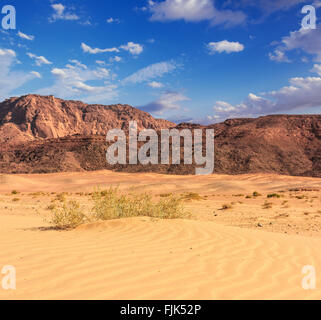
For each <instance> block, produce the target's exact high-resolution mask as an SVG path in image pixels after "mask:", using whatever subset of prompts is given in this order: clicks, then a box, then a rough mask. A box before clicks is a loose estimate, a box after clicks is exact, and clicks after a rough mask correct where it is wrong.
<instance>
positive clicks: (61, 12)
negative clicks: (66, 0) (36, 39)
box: [49, 3, 80, 22]
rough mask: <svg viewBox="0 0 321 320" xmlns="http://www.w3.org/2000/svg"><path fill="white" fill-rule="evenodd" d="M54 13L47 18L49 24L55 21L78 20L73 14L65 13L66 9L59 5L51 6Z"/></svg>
mask: <svg viewBox="0 0 321 320" xmlns="http://www.w3.org/2000/svg"><path fill="white" fill-rule="evenodd" d="M51 7H52V9H53V10H54V13H53V14H52V16H51V17H50V18H49V21H50V22H54V21H56V20H79V19H80V18H79V16H78V15H76V14H75V13H70V12H66V7H65V6H64V5H62V4H61V3H55V4H52V5H51Z"/></svg>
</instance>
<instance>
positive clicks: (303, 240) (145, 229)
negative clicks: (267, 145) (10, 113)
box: [0, 171, 321, 299]
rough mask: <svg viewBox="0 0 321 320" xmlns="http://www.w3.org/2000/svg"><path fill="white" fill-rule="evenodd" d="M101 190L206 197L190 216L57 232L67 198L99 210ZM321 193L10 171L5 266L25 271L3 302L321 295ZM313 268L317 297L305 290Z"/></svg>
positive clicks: (306, 187)
mask: <svg viewBox="0 0 321 320" xmlns="http://www.w3.org/2000/svg"><path fill="white" fill-rule="evenodd" d="M98 185H99V186H101V187H108V186H110V185H113V186H116V185H118V186H119V187H120V189H122V190H133V189H134V190H135V191H136V192H149V193H151V194H152V195H153V196H155V198H157V197H159V195H161V194H163V193H175V194H182V195H183V194H185V193H186V192H194V193H198V194H199V196H200V197H199V199H188V198H187V199H186V201H185V205H186V207H187V209H188V210H189V211H190V212H191V213H192V218H191V219H190V220H156V219H150V218H145V217H138V218H129V219H122V220H114V221H108V222H98V223H93V224H88V225H83V226H80V227H78V228H77V229H76V230H73V231H56V230H50V229H48V228H47V227H48V224H47V223H46V222H44V218H45V217H47V216H48V214H49V211H48V210H47V207H48V205H50V203H52V201H53V200H54V198H55V197H56V196H57V193H60V192H67V193H68V194H67V197H68V198H70V199H75V200H77V201H79V202H80V203H81V204H83V205H84V206H89V203H90V195H88V194H87V193H90V192H92V191H93V188H94V187H95V186H98ZM320 189H321V179H316V178H301V177H286V176H277V175H242V176H225V175H213V176H208V177H196V176H187V177H186V176H185V177H178V176H164V175H157V174H126V173H113V172H109V171H101V172H93V173H63V174H51V175H17V176H12V175H0V270H1V268H2V266H5V265H12V266H15V268H16V272H17V289H16V290H13V291H5V290H3V289H1V286H0V299H320V298H321V192H320ZM12 190H17V191H19V194H16V195H13V194H11V192H12ZM254 191H257V192H258V193H260V195H259V196H258V197H252V196H251V195H252V194H253V192H254ZM270 193H277V194H278V195H280V198H272V199H270V198H267V195H268V194H270ZM267 201H268V202H269V204H270V206H269V207H268V208H266V206H264V205H265V203H266V202H267ZM224 204H229V205H230V207H229V209H227V210H222V207H223V205H224ZM306 265H312V266H314V267H315V270H316V289H315V290H304V289H303V288H302V279H303V278H304V276H305V275H304V274H302V268H303V267H304V266H306ZM1 277H2V275H1V274H0V280H1Z"/></svg>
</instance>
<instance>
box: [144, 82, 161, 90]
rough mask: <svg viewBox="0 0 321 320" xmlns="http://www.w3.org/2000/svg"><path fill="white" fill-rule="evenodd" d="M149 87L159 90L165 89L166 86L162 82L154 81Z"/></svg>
mask: <svg viewBox="0 0 321 320" xmlns="http://www.w3.org/2000/svg"><path fill="white" fill-rule="evenodd" d="M148 86H149V87H151V88H154V89H159V88H163V87H164V85H163V84H162V83H161V82H157V81H152V82H150V83H148Z"/></svg>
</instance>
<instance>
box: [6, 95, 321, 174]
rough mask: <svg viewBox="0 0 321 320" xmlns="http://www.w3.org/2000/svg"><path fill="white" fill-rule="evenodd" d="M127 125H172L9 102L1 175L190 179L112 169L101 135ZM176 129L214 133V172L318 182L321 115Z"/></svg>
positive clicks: (190, 170) (126, 112)
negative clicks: (104, 172) (104, 173)
mask: <svg viewBox="0 0 321 320" xmlns="http://www.w3.org/2000/svg"><path fill="white" fill-rule="evenodd" d="M130 120H136V121H137V122H138V127H139V129H144V128H153V129H155V130H158V132H159V130H160V129H163V128H170V127H173V126H175V125H174V124H173V123H171V122H168V121H165V120H158V119H154V118H153V117H152V116H151V115H149V114H148V113H145V112H142V111H140V110H138V109H135V108H132V107H130V106H127V105H125V106H123V105H114V106H99V105H86V104H83V103H81V102H75V101H64V100H61V99H56V98H54V97H41V96H35V95H30V96H25V97H21V98H12V99H10V100H6V101H5V102H3V103H2V104H0V172H2V173H46V172H61V171H84V170H88V171H92V170H101V169H113V170H119V171H127V172H143V171H148V172H159V173H168V174H194V173H195V165H148V166H143V165H135V166H133V165H127V166H121V165H117V166H111V165H109V164H108V163H107V162H106V156H105V155H106V150H107V147H108V145H107V144H106V141H105V136H106V132H107V131H108V130H109V129H112V128H123V129H126V125H127V124H128V121H130ZM176 128H177V129H184V128H190V129H191V130H193V129H197V128H203V129H206V128H212V129H214V130H215V172H216V173H225V174H244V173H278V174H286V175H294V176H313V177H321V115H274V116H265V117H260V118H257V119H232V120H226V121H225V122H223V123H219V124H215V125H211V126H208V127H204V126H200V125H192V124H186V123H182V124H180V125H178V126H176ZM203 146H204V149H205V141H204V143H203ZM182 156H183V153H182Z"/></svg>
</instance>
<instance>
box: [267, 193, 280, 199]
mask: <svg viewBox="0 0 321 320" xmlns="http://www.w3.org/2000/svg"><path fill="white" fill-rule="evenodd" d="M267 198H281V195H279V194H277V193H270V194H268V195H267Z"/></svg>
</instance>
